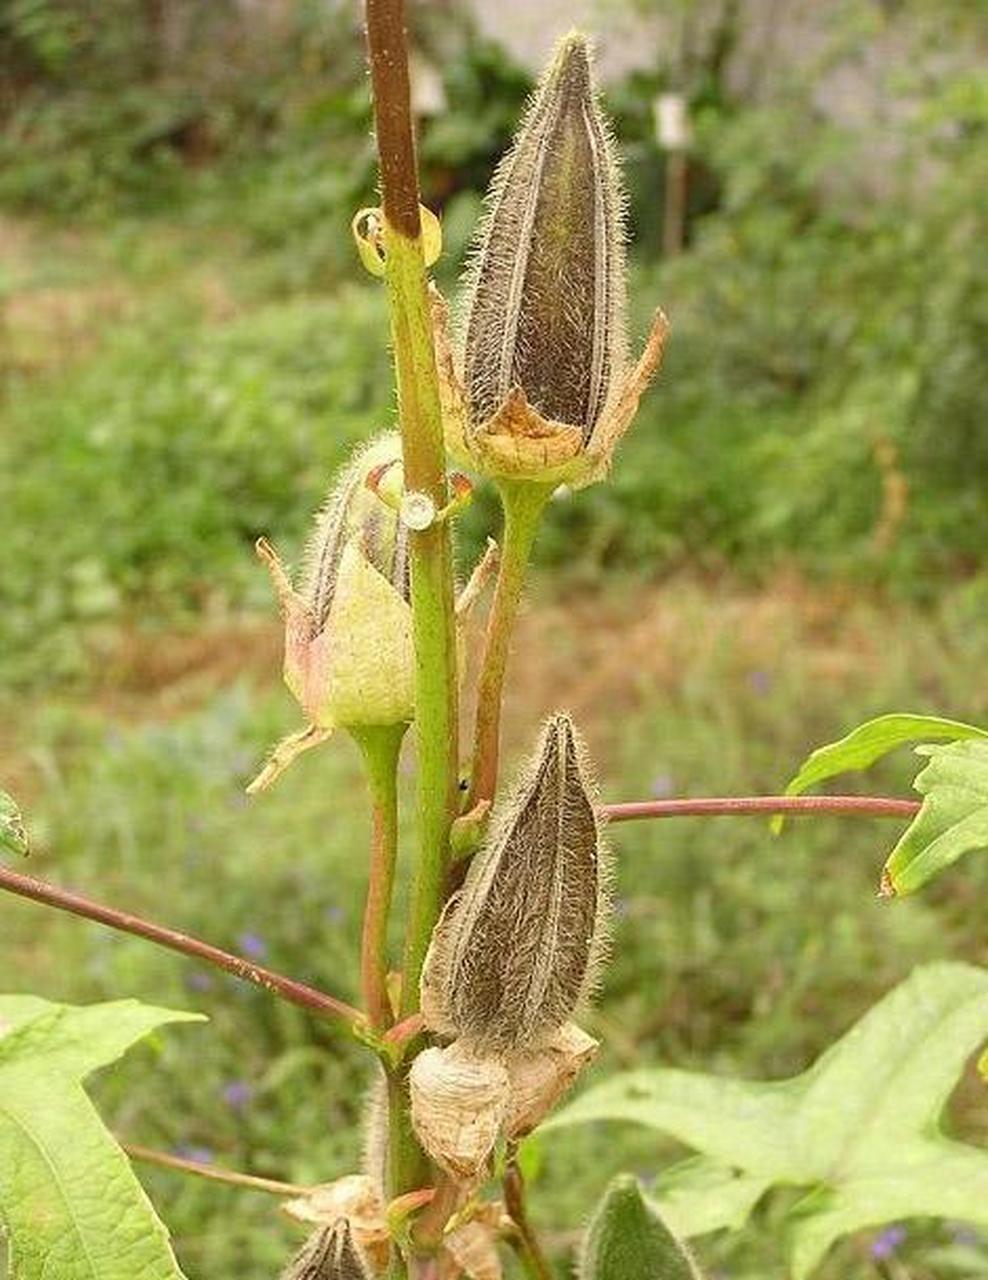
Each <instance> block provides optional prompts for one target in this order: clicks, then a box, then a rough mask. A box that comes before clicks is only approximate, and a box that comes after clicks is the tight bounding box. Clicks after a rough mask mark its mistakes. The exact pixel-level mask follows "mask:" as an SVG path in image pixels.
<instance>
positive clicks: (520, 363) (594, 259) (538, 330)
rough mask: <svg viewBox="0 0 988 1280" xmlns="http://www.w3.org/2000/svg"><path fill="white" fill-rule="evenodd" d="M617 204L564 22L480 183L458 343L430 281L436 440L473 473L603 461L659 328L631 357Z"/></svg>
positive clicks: (549, 470)
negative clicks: (490, 176) (439, 428)
mask: <svg viewBox="0 0 988 1280" xmlns="http://www.w3.org/2000/svg"><path fill="white" fill-rule="evenodd" d="M624 203H625V201H624V195H623V191H622V187H621V181H620V174H619V169H618V164H617V158H616V152H615V148H614V146H613V144H612V142H611V138H610V131H609V127H608V124H607V121H606V119H605V117H604V115H603V112H602V111H601V109H600V106H599V104H598V102H597V97H596V93H595V90H594V85H593V74H592V66H591V57H590V49H589V45H588V42H587V39H586V37H585V36H583V35H581V34H580V33H579V32H571V33H570V34H569V35H568V36H565V37H564V38H563V39H562V40H561V41H560V42H559V44H558V46H557V48H556V51H555V54H554V56H553V58H552V61H551V62H550V64H549V67H548V70H547V71H546V73H545V75H544V76H543V78H542V80H541V82H540V84H539V87H538V89H537V90H536V92H535V95H534V97H533V99H532V101H531V104H530V106H529V109H528V113H527V115H526V117H525V119H524V121H523V123H522V126H521V128H520V130H519V132H518V134H517V136H516V139H515V142H514V144H513V146H512V148H511V150H510V151H509V152H508V154H507V155H506V156H505V158H504V160H503V161H502V162H501V164H500V166H499V167H498V170H497V173H496V175H495V178H494V181H493V183H492V185H491V191H490V193H489V196H488V207H487V215H486V217H485V218H484V219H483V220H482V222H481V225H480V228H479V231H478V236H477V241H476V244H475V246H474V251H473V255H472V258H471V265H470V267H469V269H468V271H467V275H466V279H465V282H464V286H465V287H464V293H465V300H464V306H463V308H462V312H463V317H462V323H461V333H460V335H459V342H458V343H457V342H454V340H453V339H451V338H450V336H449V332H448V328H449V326H448V322H447V317H446V308H445V304H444V303H443V301H442V298H441V297H440V295H439V294H438V292H434V297H433V303H434V305H433V322H434V327H435V339H436V351H437V357H438V359H437V367H438V372H439V383H440V395H441V400H442V411H443V422H444V428H445V432H446V439H447V445H448V447H449V449H450V451H451V452H452V453H453V454H454V455H456V456H457V457H460V458H462V459H463V460H464V461H466V462H467V463H468V465H471V466H472V467H474V468H475V469H476V470H479V471H481V472H483V473H484V474H486V475H490V476H494V477H496V478H502V479H525V480H533V481H537V482H539V483H546V484H549V485H553V484H560V483H566V484H569V485H572V486H574V487H580V486H582V485H585V484H589V483H591V482H592V481H594V480H598V479H600V478H602V477H603V476H604V475H605V474H606V472H607V470H608V468H609V467H610V463H611V457H612V455H613V453H614V449H615V447H616V445H617V442H618V441H619V439H620V438H621V436H622V435H623V434H624V432H625V431H626V430H627V428H628V426H629V425H630V424H631V421H632V419H633V418H634V416H635V413H636V411H637V408H638V402H639V400H640V399H641V396H642V393H643V392H644V390H645V388H646V387H647V386H648V384H649V382H650V381H651V379H652V377H653V375H654V374H655V371H656V369H657V368H658V365H659V362H660V360H661V356H662V349H663V345H664V342H665V336H666V331H667V329H668V325H667V323H666V320H665V317H664V316H663V315H662V314H661V313H660V312H657V313H656V316H655V319H654V322H653V327H652V331H651V333H650V335H649V338H648V340H647V342H646V344H645V349H644V351H643V353H642V355H641V357H640V358H639V360H638V361H637V363H636V364H635V365H634V366H633V367H632V366H631V365H630V364H629V361H628V358H627V342H626V337H625V311H626V306H625V261H624V256H625V255H624V227H623V222H624V219H623V209H624ZM454 348H455V349H454Z"/></svg>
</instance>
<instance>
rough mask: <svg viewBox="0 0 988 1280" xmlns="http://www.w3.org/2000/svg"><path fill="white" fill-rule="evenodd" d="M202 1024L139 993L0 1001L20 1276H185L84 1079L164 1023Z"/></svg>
mask: <svg viewBox="0 0 988 1280" xmlns="http://www.w3.org/2000/svg"><path fill="white" fill-rule="evenodd" d="M200 1020H202V1019H201V1018H200V1016H199V1015H197V1014H190V1013H179V1012H176V1011H174V1010H170V1009H157V1008H153V1007H151V1006H149V1005H142V1004H140V1003H138V1002H137V1001H136V1000H118V1001H113V1002H112V1003H108V1004H101V1005H92V1006H89V1007H87V1008H74V1007H72V1006H68V1005H56V1004H49V1003H48V1002H47V1001H43V1000H39V999H37V998H36V997H33V996H3V997H0V1023H2V1024H3V1027H5V1028H6V1030H5V1032H4V1034H2V1035H0V1222H2V1223H3V1226H4V1229H5V1231H6V1234H7V1237H8V1247H9V1251H10V1269H11V1274H12V1275H13V1276H16V1277H17V1280H135V1277H139V1278H140V1280H182V1273H181V1271H180V1270H179V1268H178V1264H177V1262H176V1261H175V1257H174V1254H173V1253H172V1250H171V1246H170V1245H169V1242H168V1236H167V1232H166V1231H165V1228H164V1226H163V1225H162V1223H161V1222H160V1221H159V1219H158V1218H157V1216H156V1215H155V1212H154V1210H153V1208H152V1207H151V1203H150V1201H149V1200H148V1198H147V1196H146V1195H145V1193H144V1190H143V1188H142V1187H141V1185H140V1183H139V1182H138V1181H137V1178H136V1177H135V1175H134V1173H133V1171H132V1169H131V1167H130V1164H129V1162H128V1160H127V1157H126V1156H125V1155H124V1153H123V1151H122V1150H121V1149H120V1147H119V1146H118V1145H117V1143H116V1142H115V1141H114V1139H113V1137H112V1135H111V1134H110V1133H109V1131H108V1130H107V1129H106V1128H105V1126H104V1125H103V1123H102V1121H101V1120H100V1118H99V1116H98V1115H97V1113H96V1110H95V1108H94V1107H93V1105H92V1103H91V1102H90V1101H89V1099H88V1097H87V1096H86V1094H85V1093H84V1091H83V1089H82V1080H83V1079H84V1078H85V1077H86V1076H87V1075H89V1073H90V1072H92V1071H94V1070H96V1069H97V1068H98V1067H101V1066H105V1065H107V1064H108V1063H110V1062H113V1061H115V1060H116V1059H117V1058H119V1057H120V1056H121V1055H122V1054H123V1053H125V1052H126V1050H127V1049H128V1048H130V1046H131V1045H133V1044H134V1043H136V1042H137V1041H138V1040H140V1039H142V1038H143V1037H144V1036H146V1035H148V1034H149V1033H150V1032H152V1031H154V1030H155V1029H156V1028H157V1027H159V1026H162V1025H164V1024H165V1023H168V1022H194V1021H200Z"/></svg>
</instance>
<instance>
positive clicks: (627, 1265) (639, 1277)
mask: <svg viewBox="0 0 988 1280" xmlns="http://www.w3.org/2000/svg"><path fill="white" fill-rule="evenodd" d="M580 1277H581V1280H700V1273H699V1271H697V1269H696V1267H695V1265H694V1263H693V1260H692V1259H691V1258H690V1256H689V1253H688V1252H687V1251H686V1249H685V1247H684V1246H683V1245H682V1244H680V1242H679V1241H678V1240H677V1239H676V1237H675V1236H674V1235H673V1234H672V1232H671V1231H670V1230H669V1228H668V1227H667V1226H666V1225H665V1223H664V1222H663V1221H662V1218H661V1217H660V1216H659V1214H658V1212H657V1211H656V1210H655V1208H654V1207H653V1206H651V1205H650V1204H649V1203H648V1201H647V1200H646V1199H645V1197H644V1196H643V1195H642V1192H641V1187H639V1185H638V1182H637V1180H636V1179H635V1178H633V1177H632V1176H631V1175H630V1174H627V1173H622V1174H619V1175H618V1176H617V1177H616V1178H615V1179H614V1181H613V1182H612V1183H611V1185H610V1186H609V1187H608V1188H607V1190H606V1191H605V1192H604V1196H603V1199H602V1200H601V1202H600V1204H599V1205H598V1206H597V1208H596V1209H595V1211H594V1215H593V1217H592V1218H591V1220H590V1226H589V1227H588V1228H587V1235H586V1239H585V1240H584V1243H583V1256H582V1260H581V1263H580Z"/></svg>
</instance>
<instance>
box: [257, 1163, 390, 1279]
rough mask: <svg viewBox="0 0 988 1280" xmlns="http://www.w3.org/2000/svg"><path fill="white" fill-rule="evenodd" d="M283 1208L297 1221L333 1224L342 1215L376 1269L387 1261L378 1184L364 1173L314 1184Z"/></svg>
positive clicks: (385, 1224)
mask: <svg viewBox="0 0 988 1280" xmlns="http://www.w3.org/2000/svg"><path fill="white" fill-rule="evenodd" d="M282 1211H283V1212H284V1213H286V1214H287V1215H288V1216H289V1217H290V1218H294V1219H295V1221H296V1222H310V1223H319V1224H322V1225H323V1226H333V1224H334V1223H336V1222H338V1221H339V1220H340V1219H341V1218H345V1219H346V1221H347V1222H348V1223H349V1226H350V1231H351V1233H352V1235H353V1239H354V1241H355V1242H356V1244H357V1245H358V1246H359V1247H360V1248H361V1249H362V1250H363V1251H364V1253H365V1254H366V1256H367V1260H368V1261H369V1262H370V1263H371V1265H372V1266H373V1267H374V1268H375V1269H376V1270H378V1271H383V1270H384V1268H385V1267H386V1266H387V1265H388V1258H389V1256H390V1253H391V1241H390V1237H389V1235H388V1226H387V1222H386V1221H385V1218H384V1200H383V1198H382V1196H381V1192H380V1188H379V1186H378V1185H377V1184H376V1183H375V1181H374V1179H373V1178H370V1177H368V1176H367V1175H366V1174H359V1173H351V1174H347V1176H346V1177H343V1178H337V1179H336V1181H335V1182H327V1183H325V1184H323V1185H322V1186H319V1187H314V1188H313V1189H312V1190H311V1191H309V1192H308V1193H307V1194H306V1195H304V1196H297V1197H296V1198H295V1199H293V1200H288V1201H286V1202H285V1203H284V1204H283V1205H282Z"/></svg>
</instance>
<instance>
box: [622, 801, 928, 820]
mask: <svg viewBox="0 0 988 1280" xmlns="http://www.w3.org/2000/svg"><path fill="white" fill-rule="evenodd" d="M601 809H602V812H603V813H604V815H605V816H606V817H607V819H608V821H609V822H634V821H635V820H636V819H638V818H704V817H706V818H711V817H740V816H744V815H746V814H747V815H750V814H762V815H765V814H769V815H772V814H803V815H807V814H815V813H836V814H847V815H857V816H860V817H865V818H869V817H870V818H912V817H914V816H915V815H916V814H917V813H918V812H919V801H918V800H898V799H895V798H894V797H891V796H703V797H700V798H698V799H695V800H691V799H683V800H633V801H630V802H628V803H624V804H605V805H602V806H601Z"/></svg>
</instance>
